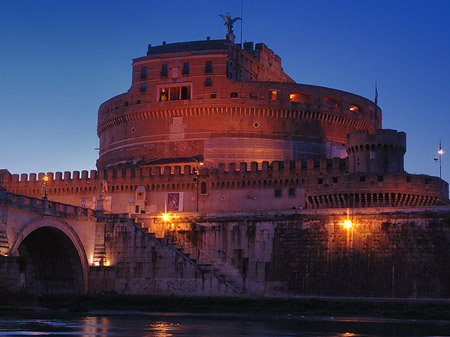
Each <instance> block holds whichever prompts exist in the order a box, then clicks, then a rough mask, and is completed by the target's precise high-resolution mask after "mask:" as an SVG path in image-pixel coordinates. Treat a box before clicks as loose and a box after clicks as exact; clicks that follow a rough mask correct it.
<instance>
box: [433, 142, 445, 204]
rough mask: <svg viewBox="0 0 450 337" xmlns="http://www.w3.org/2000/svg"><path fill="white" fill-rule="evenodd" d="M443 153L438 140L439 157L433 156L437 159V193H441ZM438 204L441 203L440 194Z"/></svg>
mask: <svg viewBox="0 0 450 337" xmlns="http://www.w3.org/2000/svg"><path fill="white" fill-rule="evenodd" d="M444 153H445V151H444V150H442V144H441V141H440V140H439V150H438V155H439V157H434V160H435V161H439V195H440V194H441V186H442V183H441V181H442V155H443V154H444ZM439 199H440V200H439V204H440V205H441V204H442V201H441V200H442V199H441V195H440V197H439Z"/></svg>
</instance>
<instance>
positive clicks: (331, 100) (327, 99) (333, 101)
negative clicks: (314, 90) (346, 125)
mask: <svg viewBox="0 0 450 337" xmlns="http://www.w3.org/2000/svg"><path fill="white" fill-rule="evenodd" d="M324 101H325V105H327V106H329V107H334V108H337V107H338V101H337V100H336V99H334V98H331V97H325V98H324Z"/></svg>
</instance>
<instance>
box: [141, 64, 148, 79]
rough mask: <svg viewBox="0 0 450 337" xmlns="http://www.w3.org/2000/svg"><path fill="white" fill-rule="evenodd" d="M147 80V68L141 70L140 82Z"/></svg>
mask: <svg viewBox="0 0 450 337" xmlns="http://www.w3.org/2000/svg"><path fill="white" fill-rule="evenodd" d="M145 78H147V67H142V68H141V80H143V79H145Z"/></svg>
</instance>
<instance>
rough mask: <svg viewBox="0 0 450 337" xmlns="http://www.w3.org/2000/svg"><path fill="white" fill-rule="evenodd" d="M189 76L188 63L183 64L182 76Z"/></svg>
mask: <svg viewBox="0 0 450 337" xmlns="http://www.w3.org/2000/svg"><path fill="white" fill-rule="evenodd" d="M188 74H189V62H186V63H184V64H183V75H188Z"/></svg>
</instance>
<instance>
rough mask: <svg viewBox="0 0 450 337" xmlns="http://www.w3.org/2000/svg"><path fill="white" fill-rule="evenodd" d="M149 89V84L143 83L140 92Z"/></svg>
mask: <svg viewBox="0 0 450 337" xmlns="http://www.w3.org/2000/svg"><path fill="white" fill-rule="evenodd" d="M146 90H147V84H145V83H142V84H141V88H140V89H139V91H140V92H145V91H146Z"/></svg>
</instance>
